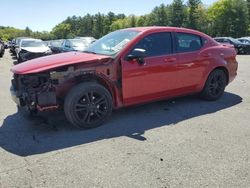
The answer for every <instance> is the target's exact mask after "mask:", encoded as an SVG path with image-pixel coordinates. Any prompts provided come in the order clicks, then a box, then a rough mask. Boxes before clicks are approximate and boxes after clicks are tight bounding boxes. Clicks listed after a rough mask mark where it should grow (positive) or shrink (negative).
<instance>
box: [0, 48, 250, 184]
mask: <svg viewBox="0 0 250 188" xmlns="http://www.w3.org/2000/svg"><path fill="white" fill-rule="evenodd" d="M13 61H14V60H13V59H12V57H11V56H10V54H9V52H8V51H6V53H5V55H4V57H3V58H1V59H0V104H1V105H0V188H9V187H125V188H128V187H131V188H135V187H140V188H141V187H143V188H144V187H192V188H194V187H211V188H215V187H225V188H229V187H246V188H247V187H250V56H239V57H238V61H239V71H238V77H237V78H236V80H234V82H233V83H231V84H230V85H229V86H228V87H227V88H226V92H225V94H224V95H223V97H222V98H221V99H220V100H219V101H216V102H207V101H202V100H200V99H198V98H197V97H195V96H191V97H184V98H179V99H175V100H167V101H161V102H156V103H152V104H147V105H143V106H137V107H131V108H127V109H122V110H119V111H115V112H114V113H113V115H112V117H111V119H110V120H109V121H108V122H107V123H106V124H105V125H104V126H102V127H99V128H96V129H92V130H77V129H74V128H71V127H70V126H69V124H68V123H67V121H66V120H65V118H64V116H63V113H62V112H58V113H48V114H43V115H42V116H38V117H36V118H34V119H27V118H24V117H23V116H22V115H20V114H19V113H17V109H16V106H15V104H14V103H13V102H12V100H11V98H10V94H9V87H10V80H11V76H12V75H11V73H10V71H9V70H10V67H11V66H12V64H13Z"/></svg>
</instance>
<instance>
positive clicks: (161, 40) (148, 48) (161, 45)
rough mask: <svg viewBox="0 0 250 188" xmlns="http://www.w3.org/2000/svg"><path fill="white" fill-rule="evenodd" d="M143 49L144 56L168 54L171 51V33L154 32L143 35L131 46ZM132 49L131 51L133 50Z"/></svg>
mask: <svg viewBox="0 0 250 188" xmlns="http://www.w3.org/2000/svg"><path fill="white" fill-rule="evenodd" d="M134 49H141V50H143V51H145V57H153V56H161V55H168V54H171V53H172V37H171V33H169V32H163V33H154V34H151V35H148V36H146V37H144V38H143V39H142V40H141V41H139V42H138V43H137V44H136V45H135V46H134V48H133V50H134ZM133 50H132V51H133Z"/></svg>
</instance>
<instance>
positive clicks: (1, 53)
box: [0, 40, 5, 57]
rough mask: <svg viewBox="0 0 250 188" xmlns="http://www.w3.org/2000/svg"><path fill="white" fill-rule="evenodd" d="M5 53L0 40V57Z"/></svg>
mask: <svg viewBox="0 0 250 188" xmlns="http://www.w3.org/2000/svg"><path fill="white" fill-rule="evenodd" d="M4 52H5V47H4V42H3V41H2V40H0V57H3V55H4Z"/></svg>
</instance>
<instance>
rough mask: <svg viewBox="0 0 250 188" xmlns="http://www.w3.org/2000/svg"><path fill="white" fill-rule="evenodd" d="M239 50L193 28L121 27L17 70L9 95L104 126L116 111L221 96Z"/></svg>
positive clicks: (33, 108)
mask: <svg viewBox="0 0 250 188" xmlns="http://www.w3.org/2000/svg"><path fill="white" fill-rule="evenodd" d="M237 66H238V63H237V61H236V52H235V50H234V48H233V47H231V46H224V45H220V44H218V43H217V42H216V41H214V40H213V39H212V38H211V37H209V36H207V35H205V34H203V33H201V32H198V31H194V30H189V29H184V28H174V27H140V28H129V29H123V30H118V31H115V32H112V33H109V34H108V35H106V36H104V37H102V38H101V39H99V40H97V41H96V42H94V43H93V44H92V45H91V46H90V47H88V48H87V49H86V51H84V52H67V53H63V54H56V55H51V56H47V57H42V58H38V59H34V60H30V61H27V62H25V63H22V64H19V65H16V66H14V67H13V68H12V72H13V73H14V76H13V77H14V78H13V80H12V87H11V93H12V97H13V99H14V101H15V102H16V103H17V104H18V106H19V108H23V107H25V108H26V109H28V110H29V111H30V112H32V113H34V112H37V111H43V110H51V109H57V108H59V107H63V108H64V112H65V115H66V117H67V119H68V120H69V122H70V123H71V124H72V125H74V126H77V127H80V128H93V127H96V126H99V125H101V124H102V123H103V122H104V121H105V120H106V119H107V118H108V117H109V116H110V115H111V112H112V109H117V108H121V107H125V106H130V105H135V104H141V103H146V102H151V101H156V100H162V99H167V98H171V97H176V96H183V95H188V94H192V93H200V95H201V96H202V97H203V98H204V99H206V100H216V99H218V98H220V97H221V96H222V94H223V93H224V90H225V87H226V86H227V84H228V83H229V82H231V81H232V80H233V79H234V78H235V76H236V74H237Z"/></svg>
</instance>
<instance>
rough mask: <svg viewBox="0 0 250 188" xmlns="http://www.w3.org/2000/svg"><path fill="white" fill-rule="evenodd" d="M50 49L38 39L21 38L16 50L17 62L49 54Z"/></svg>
mask: <svg viewBox="0 0 250 188" xmlns="http://www.w3.org/2000/svg"><path fill="white" fill-rule="evenodd" d="M50 54H52V51H51V49H50V48H49V47H48V46H47V45H46V43H45V42H43V41H42V40H40V39H22V40H21V42H20V46H19V48H18V50H17V61H18V63H21V62H24V61H27V60H30V59H34V58H38V57H42V56H46V55H50Z"/></svg>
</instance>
